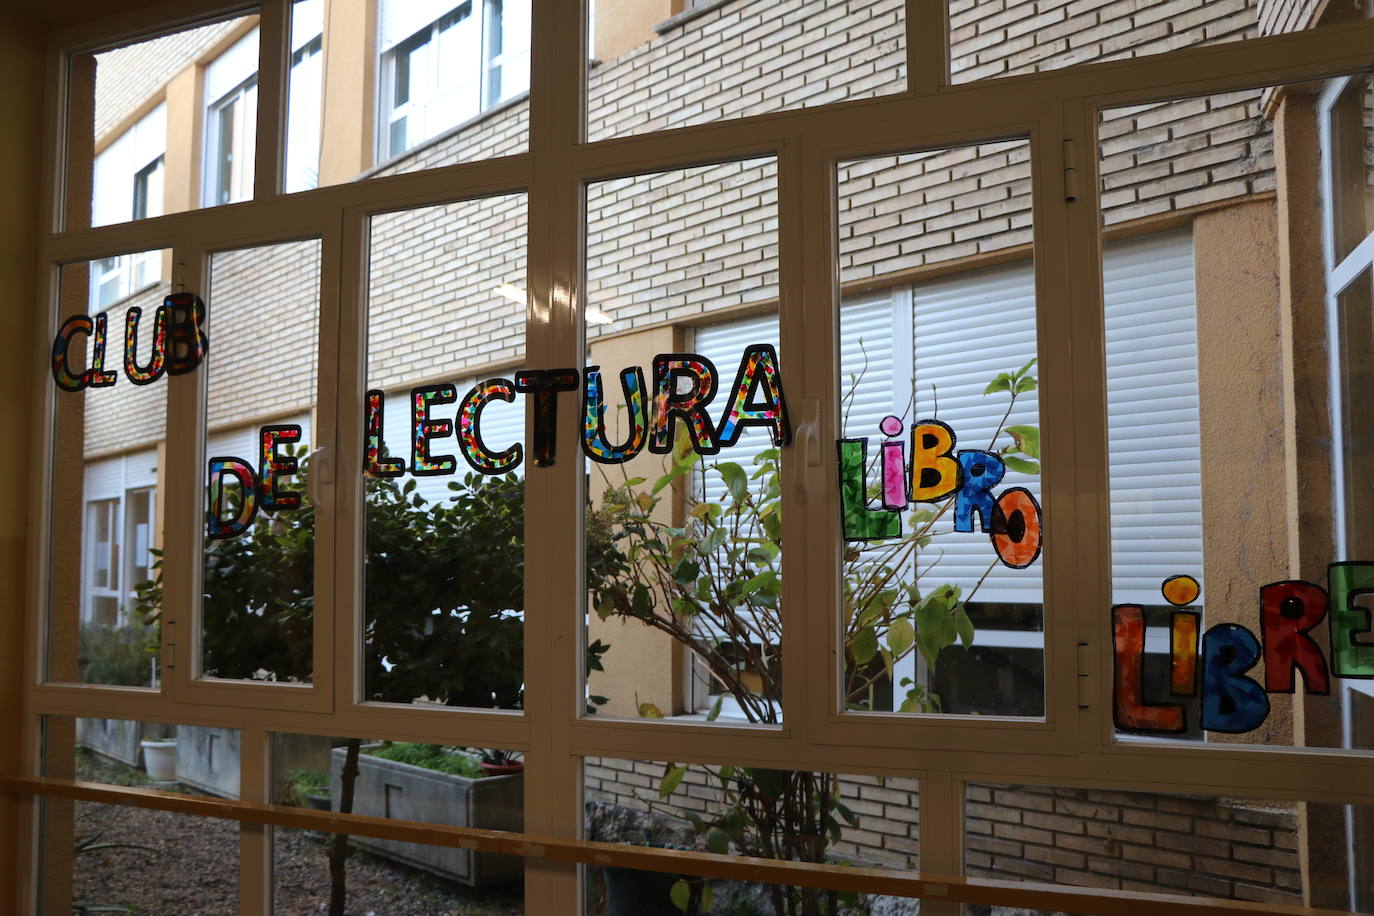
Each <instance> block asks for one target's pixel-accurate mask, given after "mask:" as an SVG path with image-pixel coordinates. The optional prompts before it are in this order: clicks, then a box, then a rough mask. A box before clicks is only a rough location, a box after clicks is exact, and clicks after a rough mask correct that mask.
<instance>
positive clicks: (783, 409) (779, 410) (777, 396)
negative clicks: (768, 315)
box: [708, 344, 792, 448]
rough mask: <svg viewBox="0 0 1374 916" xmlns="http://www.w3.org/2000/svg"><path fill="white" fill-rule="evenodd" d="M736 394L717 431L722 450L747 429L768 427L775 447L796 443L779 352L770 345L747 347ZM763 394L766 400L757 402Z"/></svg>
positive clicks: (736, 386)
mask: <svg viewBox="0 0 1374 916" xmlns="http://www.w3.org/2000/svg"><path fill="white" fill-rule="evenodd" d="M760 389H762V391H760ZM733 390H734V392H735V394H734V397H733V398H732V399H731V400H730V403H729V404H728V405H726V408H725V413H724V414H723V415H722V416H721V418H720V426H719V427H718V428H717V430H716V441H717V443H718V445H719V447H723V448H729V447H730V446H732V445H734V444H735V443H736V442H737V441H739V434H740V432H741V431H742V430H743V429H744V427H746V426H765V427H767V428H768V433H769V435H770V436H772V437H773V445H774V446H780V445H786V444H787V443H789V442H791V441H792V423H791V421H790V420H788V418H787V402H786V401H785V400H784V399H783V396H782V375H781V374H779V372H778V351H776V350H774V349H773V347H772V346H771V345H769V344H750V345H749V346H747V347H745V348H744V354H743V355H742V356H740V360H739V371H738V372H737V373H736V374H735V387H734V389H733ZM760 394H762V397H763V400H762V401H756V400H755V398H756V397H758V396H759V395H760ZM708 400H709V399H708Z"/></svg>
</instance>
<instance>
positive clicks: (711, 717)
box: [706, 693, 725, 722]
mask: <svg viewBox="0 0 1374 916" xmlns="http://www.w3.org/2000/svg"><path fill="white" fill-rule="evenodd" d="M723 702H725V694H723V693H722V694H718V695H717V696H716V701H715V702H714V703H712V704H711V711H710V712H708V713H707V714H706V721H707V722H714V721H716V719H718V718H720V704H721V703H723Z"/></svg>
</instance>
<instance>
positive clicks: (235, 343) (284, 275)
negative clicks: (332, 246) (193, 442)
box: [149, 241, 320, 458]
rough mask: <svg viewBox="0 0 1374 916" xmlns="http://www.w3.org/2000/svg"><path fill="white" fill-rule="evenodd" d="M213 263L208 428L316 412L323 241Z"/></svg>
mask: <svg viewBox="0 0 1374 916" xmlns="http://www.w3.org/2000/svg"><path fill="white" fill-rule="evenodd" d="M211 264H212V267H211V270H210V283H211V287H210V294H209V296H208V297H207V298H208V299H210V300H213V301H214V302H215V307H214V308H213V309H207V311H208V312H209V318H208V330H207V336H208V337H209V339H210V352H209V355H208V356H207V357H206V366H207V368H208V371H209V397H208V401H207V403H206V413H207V417H206V421H207V423H208V428H209V429H210V430H212V431H214V430H220V429H223V428H226V427H231V426H235V425H238V424H240V423H242V422H243V420H244V419H245V418H246V417H253V418H258V419H261V418H267V417H279V416H282V415H289V414H298V413H304V412H306V411H308V410H309V409H310V408H311V407H312V406H313V405H314V403H315V387H316V376H317V371H316V366H317V356H316V347H317V344H318V336H319V335H318V328H319V309H320V303H319V290H320V246H319V243H318V242H315V241H304V242H291V243H287V244H283V245H271V246H266V247H262V248H245V249H241V250H238V251H230V252H225V253H222V254H217V255H215V256H214V259H213V261H212V262H211ZM279 302H280V303H281V305H282V306H283V307H281V308H274V309H273V310H272V313H269V314H270V317H266V316H263V314H262V312H263V308H262V306H263V304H264V303H271V304H273V305H275V304H277V303H279ZM285 306H289V307H285ZM217 322H218V327H217V326H216V324H217ZM226 325H228V327H226ZM149 387H162V386H149ZM242 457H244V458H248V457H250V456H247V455H245V456H242Z"/></svg>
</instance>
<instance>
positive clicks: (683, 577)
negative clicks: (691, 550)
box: [673, 557, 701, 585]
mask: <svg viewBox="0 0 1374 916" xmlns="http://www.w3.org/2000/svg"><path fill="white" fill-rule="evenodd" d="M699 575H701V564H700V563H698V562H697V561H696V560H693V559H690V558H688V557H684V558H683V559H682V560H681V561H680V562H679V563H678V564H677V566H675V567H674V568H673V581H674V582H676V583H677V584H678V585H686V584H687V583H689V582H695V581H696V580H697V576H699Z"/></svg>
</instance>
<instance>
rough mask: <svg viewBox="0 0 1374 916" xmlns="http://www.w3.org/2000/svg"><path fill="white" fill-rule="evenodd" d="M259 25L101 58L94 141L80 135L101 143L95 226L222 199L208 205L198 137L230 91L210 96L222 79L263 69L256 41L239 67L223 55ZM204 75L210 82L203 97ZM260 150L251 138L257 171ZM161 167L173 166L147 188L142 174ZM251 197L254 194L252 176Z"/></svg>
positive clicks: (186, 34)
mask: <svg viewBox="0 0 1374 916" xmlns="http://www.w3.org/2000/svg"><path fill="white" fill-rule="evenodd" d="M251 23H252V17H240V18H238V19H231V20H225V21H223V22H216V23H213V24H210V25H205V26H200V27H198V28H192V29H184V30H182V31H179V32H173V33H171V34H169V35H164V36H162V37H160V38H154V39H151V40H148V41H141V42H137V43H134V44H129V45H124V46H123V47H120V48H115V49H112V50H109V51H103V52H100V53H97V54H96V55H95V118H94V123H93V125H92V128H91V129H92V131H93V139H92V138H86V139H82V137H80V136H78V137H76V138H74V139H75V140H76V141H77V142H85V143H91V142H93V143H94V147H93V150H92V151H93V154H94V157H95V160H94V166H93V167H94V174H93V186H92V194H91V223H92V225H96V226H104V225H109V224H111V223H121V222H125V221H127V220H131V219H143V218H146V217H150V216H160V215H162V214H163V213H175V212H178V211H181V210H193V209H196V208H197V207H200V206H203V205H205V203H210V202H218V201H217V200H214V201H203V198H204V197H205V195H204V193H203V191H202V187H203V184H204V183H203V181H202V176H201V175H200V173H199V172H198V171H197V166H196V163H198V162H200V161H201V158H202V157H201V151H200V150H199V149H197V148H196V146H195V143H194V141H193V138H195V137H196V136H198V135H199V134H200V132H201V125H202V124H203V123H204V119H205V117H206V112H207V111H208V110H209V109H208V106H210V105H211V104H212V103H214V102H216V101H218V100H219V99H220V98H221V95H222V94H223V91H220V92H219V94H216V95H214V96H213V97H207V96H208V95H209V93H211V92H214V91H216V89H217V86H218V82H217V81H218V80H219V74H224V73H226V72H227V69H233V68H237V69H243V68H245V67H246V70H244V72H243V74H242V76H241V77H240V79H239V80H238V81H237V82H242V81H243V80H244V79H246V78H247V77H248V76H250V75H252V74H253V73H255V72H256V70H257V50H256V38H254V41H253V44H254V46H253V48H251V49H249V50H248V51H244V52H235V54H234V55H232V57H233V61H232V62H227V61H229V59H230V57H231V55H230V53H229V52H227V51H226V52H223V53H221V52H220V50H219V49H221V48H223V47H224V44H225V42H230V43H231V44H232V45H234V47H237V43H234V42H233V39H234V38H235V37H236V36H243V35H246V34H248V33H250V31H251V33H252V35H254V36H256V30H252V26H251ZM202 71H203V72H204V73H205V74H206V81H205V86H204V89H203V91H201V93H200V95H199V96H198V95H197V93H198V89H197V87H198V86H200V85H201V82H200V80H201V77H200V73H201V72H202ZM211 76H214V80H212V79H210V77H211ZM228 88H231V87H224V90H225V91H227V89H228ZM78 129H80V130H84V127H83V128H78ZM211 133H212V134H213V133H214V130H213V128H212V130H211ZM252 147H253V144H252V141H251V139H250V140H249V141H248V145H247V149H248V150H249V153H248V163H247V166H248V168H249V174H251V163H252ZM204 161H205V163H206V166H205V167H206V168H207V169H208V168H210V167H211V165H210V164H211V163H212V162H215V163H217V162H218V159H216V158H214V157H211V156H207V157H205V159H204ZM157 162H165V171H164V170H163V169H162V168H160V167H159V168H158V169H157V175H156V176H155V180H152V181H145V182H143V183H142V184H143V186H140V184H141V182H140V177H139V176H140V175H147V174H148V173H149V171H150V167H151V164H153V163H157ZM246 196H247V197H251V196H252V182H251V179H250V180H249V183H248V193H247V195H246ZM235 199H240V198H235Z"/></svg>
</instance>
